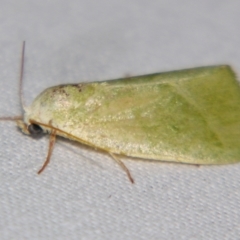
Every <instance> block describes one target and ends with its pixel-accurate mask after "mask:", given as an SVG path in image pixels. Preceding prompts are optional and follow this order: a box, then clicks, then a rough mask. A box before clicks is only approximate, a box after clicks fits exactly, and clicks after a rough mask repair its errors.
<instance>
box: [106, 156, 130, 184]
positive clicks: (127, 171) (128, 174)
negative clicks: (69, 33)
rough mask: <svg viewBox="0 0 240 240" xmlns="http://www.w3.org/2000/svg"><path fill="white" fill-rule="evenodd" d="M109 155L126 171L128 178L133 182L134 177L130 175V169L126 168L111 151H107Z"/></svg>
mask: <svg viewBox="0 0 240 240" xmlns="http://www.w3.org/2000/svg"><path fill="white" fill-rule="evenodd" d="M108 153H109V155H110V156H111V157H112V158H113V159H114V160H115V161H116V162H117V163H118V164H119V165H120V167H121V168H122V169H123V170H124V171H125V172H126V174H127V176H128V178H129V180H130V182H131V183H134V179H133V177H132V176H131V173H130V171H129V170H128V168H127V167H126V166H125V164H124V163H123V162H122V161H121V160H120V159H119V158H118V157H117V156H116V155H114V154H113V153H111V152H108Z"/></svg>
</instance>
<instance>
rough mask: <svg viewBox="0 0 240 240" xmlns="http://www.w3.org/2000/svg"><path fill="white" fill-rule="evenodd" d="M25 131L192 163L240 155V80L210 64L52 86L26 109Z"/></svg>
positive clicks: (236, 158) (224, 161)
mask: <svg viewBox="0 0 240 240" xmlns="http://www.w3.org/2000/svg"><path fill="white" fill-rule="evenodd" d="M24 111H25V114H24V117H23V118H22V120H20V119H18V126H20V127H21V129H22V130H23V132H24V133H26V134H39V133H42V132H45V133H50V143H49V152H48V156H47V160H46V162H45V164H44V166H43V167H42V169H40V171H39V172H41V171H42V170H43V169H44V168H45V166H46V165H47V163H48V162H49V159H50V155H51V152H52V149H53V145H54V142H55V138H56V135H60V136H63V137H66V138H69V139H71V140H74V141H78V142H80V143H83V144H86V145H89V146H91V147H93V148H96V149H99V150H103V151H105V152H107V153H109V154H110V155H111V156H112V157H113V158H114V159H115V160H116V161H117V162H118V163H119V164H120V165H121V166H122V167H123V168H124V170H125V171H126V172H127V174H128V177H129V178H130V180H131V181H132V182H133V179H132V177H131V175H130V172H129V171H128V169H127V168H126V167H125V165H124V164H123V163H122V162H121V161H120V159H119V158H118V157H117V156H116V155H120V156H129V157H136V158H142V159H151V160H156V161H171V162H181V163H189V164H228V163H235V162H239V161H240V86H239V83H238V81H237V80H236V76H235V74H234V72H233V71H232V69H231V68H230V67H229V66H227V65H223V66H210V67H200V68H193V69H186V70H180V71H172V72H165V73H156V74H150V75H143V76H137V77H128V78H123V79H117V80H110V81H103V82H90V83H80V84H68V85H60V86H55V87H51V88H48V89H46V90H45V91H43V92H42V93H41V94H40V95H39V96H37V97H36V99H35V100H34V101H33V103H32V105H31V106H30V107H25V108H24Z"/></svg>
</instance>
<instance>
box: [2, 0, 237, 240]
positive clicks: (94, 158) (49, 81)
mask: <svg viewBox="0 0 240 240" xmlns="http://www.w3.org/2000/svg"><path fill="white" fill-rule="evenodd" d="M239 11H240V2H239V1H237V0H232V1H229V0H223V1H217V0H212V1H209V0H201V1H191V0H180V1H179V0H170V1H157V0H155V1H147V0H133V1H126V0H121V1H118V0H102V1H89V0H83V1H77V0H70V1H64V0H60V1H56V0H55V1H54V0H52V1H46V0H43V1H29V0H26V1H17V0H15V1H14V0H12V1H7V0H2V1H1V9H0V18H1V21H0V91H1V94H0V102H1V105H0V116H12V115H19V114H21V110H20V104H19V97H18V76H19V64H20V51H21V43H22V41H23V40H26V42H27V45H26V58H25V74H24V75H25V76H24V99H25V103H26V105H29V104H30V103H31V101H32V100H33V99H34V97H36V96H37V94H39V93H40V92H41V91H42V90H44V89H45V88H47V87H50V86H52V85H58V84H63V83H71V82H75V83H77V82H81V81H93V80H107V79H113V78H119V77H123V76H125V75H141V74H147V73H154V72H160V71H166V70H175V69H182V68H189V67H194V66H203V65H215V64H225V63H227V64H231V65H233V67H235V69H236V71H237V72H238V73H239V74H240V47H239V46H240V35H239V29H240V27H239V22H240V14H239ZM0 130H1V134H0V138H1V145H0V184H1V185H0V239H4V240H5V239H7V240H8V239H124V240H126V239H161V240H163V239H167V240H169V239H171V240H181V239H183V240H186V239H191V240H200V239H204V240H206V239H218V240H220V239H227V240H229V239H234V240H236V239H240V237H239V236H240V210H239V202H240V191H239V189H240V180H239V172H240V163H239V164H234V165H226V166H200V167H197V166H191V165H184V164H174V163H161V162H159V163H158V162H150V161H144V160H134V159H128V158H124V159H123V161H124V162H125V164H126V165H127V167H128V168H129V169H130V171H131V173H132V175H133V177H134V179H135V184H134V185H133V184H131V183H130V182H129V180H128V179H127V177H126V175H125V173H124V172H123V171H122V169H121V168H120V167H119V166H118V165H117V163H115V162H114V161H113V160H112V159H111V157H109V156H108V155H106V154H103V153H100V152H97V151H95V150H92V149H90V148H88V147H84V146H82V145H80V144H77V143H71V142H70V141H67V140H64V139H59V140H58V141H57V143H56V146H55V148H54V153H53V156H52V158H51V162H50V164H49V166H48V167H47V169H46V170H45V171H44V172H43V173H42V174H41V175H37V174H36V172H37V170H39V168H40V167H41V165H42V163H43V161H44V159H45V156H46V154H47V146H48V138H47V137H43V138H41V139H33V138H31V137H27V136H25V135H23V134H22V133H21V132H20V131H19V130H18V129H17V128H16V124H15V123H14V122H0ZM183 144H184V143H183Z"/></svg>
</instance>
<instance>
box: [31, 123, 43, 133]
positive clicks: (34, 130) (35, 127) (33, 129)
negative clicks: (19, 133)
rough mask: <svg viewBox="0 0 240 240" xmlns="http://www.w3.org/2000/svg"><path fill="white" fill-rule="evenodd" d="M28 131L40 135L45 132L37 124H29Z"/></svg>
mask: <svg viewBox="0 0 240 240" xmlns="http://www.w3.org/2000/svg"><path fill="white" fill-rule="evenodd" d="M28 131H29V132H30V134H31V135H39V134H41V133H43V130H42V128H41V127H40V126H39V125H37V124H30V125H28Z"/></svg>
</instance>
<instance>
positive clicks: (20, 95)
mask: <svg viewBox="0 0 240 240" xmlns="http://www.w3.org/2000/svg"><path fill="white" fill-rule="evenodd" d="M24 55H25V41H23V43H22V54H21V65H20V78H19V98H20V103H21V106H22V111H23V110H24V107H25V102H24V98H23V74H24Z"/></svg>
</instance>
